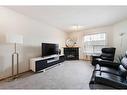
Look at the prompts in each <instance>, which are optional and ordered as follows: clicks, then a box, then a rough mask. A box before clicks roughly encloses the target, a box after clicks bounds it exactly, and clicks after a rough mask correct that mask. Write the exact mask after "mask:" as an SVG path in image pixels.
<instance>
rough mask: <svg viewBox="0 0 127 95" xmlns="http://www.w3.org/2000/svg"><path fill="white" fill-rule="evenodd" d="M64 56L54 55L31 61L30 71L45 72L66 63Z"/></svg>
mask: <svg viewBox="0 0 127 95" xmlns="http://www.w3.org/2000/svg"><path fill="white" fill-rule="evenodd" d="M64 60H65V57H64V55H52V56H47V57H37V58H32V59H30V69H31V70H32V71H34V72H38V71H41V70H43V71H44V70H45V69H46V68H48V67H50V66H53V65H56V64H58V63H61V62H64Z"/></svg>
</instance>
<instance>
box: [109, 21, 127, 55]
mask: <svg viewBox="0 0 127 95" xmlns="http://www.w3.org/2000/svg"><path fill="white" fill-rule="evenodd" d="M121 33H125V34H124V35H123V36H120V34H121ZM113 34H114V35H113V46H114V47H116V48H117V49H116V57H117V56H118V55H120V54H125V51H126V50H127V20H124V21H121V22H119V23H116V24H114V25H113ZM111 37H112V36H111Z"/></svg>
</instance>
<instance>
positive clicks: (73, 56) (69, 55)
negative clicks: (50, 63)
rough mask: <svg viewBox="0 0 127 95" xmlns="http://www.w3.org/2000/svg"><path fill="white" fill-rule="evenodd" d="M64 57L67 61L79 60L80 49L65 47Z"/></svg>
mask: <svg viewBox="0 0 127 95" xmlns="http://www.w3.org/2000/svg"><path fill="white" fill-rule="evenodd" d="M64 55H65V59H66V60H79V47H65V48H64Z"/></svg>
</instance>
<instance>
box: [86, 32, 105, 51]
mask: <svg viewBox="0 0 127 95" xmlns="http://www.w3.org/2000/svg"><path fill="white" fill-rule="evenodd" d="M105 45H106V33H96V34H90V35H85V36H84V48H85V52H86V53H100V52H101V49H102V48H103V47H105Z"/></svg>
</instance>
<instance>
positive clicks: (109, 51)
mask: <svg viewBox="0 0 127 95" xmlns="http://www.w3.org/2000/svg"><path fill="white" fill-rule="evenodd" d="M115 50H116V48H114V47H111V48H102V50H101V51H102V54H101V55H100V56H95V55H93V56H92V65H93V66H95V65H96V64H97V63H98V61H100V60H108V61H111V62H113V61H114V56H115Z"/></svg>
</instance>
